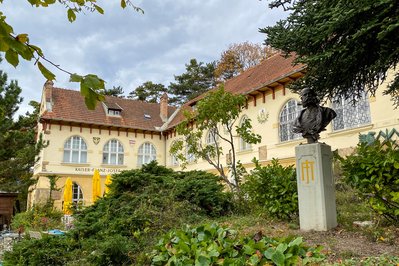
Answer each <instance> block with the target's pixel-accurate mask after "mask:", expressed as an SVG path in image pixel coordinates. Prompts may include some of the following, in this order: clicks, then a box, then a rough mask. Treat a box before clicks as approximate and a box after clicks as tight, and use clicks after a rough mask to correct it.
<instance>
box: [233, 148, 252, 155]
mask: <svg viewBox="0 0 399 266" xmlns="http://www.w3.org/2000/svg"><path fill="white" fill-rule="evenodd" d="M252 152H253V149H252V148H251V149H247V150H240V151H238V152H237V154H248V153H252Z"/></svg>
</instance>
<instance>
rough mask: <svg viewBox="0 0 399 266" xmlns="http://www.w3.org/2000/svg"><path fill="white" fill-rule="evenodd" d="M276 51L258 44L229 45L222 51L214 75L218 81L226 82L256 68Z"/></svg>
mask: <svg viewBox="0 0 399 266" xmlns="http://www.w3.org/2000/svg"><path fill="white" fill-rule="evenodd" d="M276 52H277V50H275V49H273V48H272V47H270V46H263V45H260V44H258V43H251V42H243V43H233V44H230V45H229V47H228V49H227V50H225V51H223V52H222V54H221V56H220V60H219V61H218V63H217V65H216V70H215V75H216V77H217V78H218V79H222V80H227V79H230V78H232V77H234V76H237V75H238V74H240V73H241V72H243V71H244V70H247V69H248V68H250V67H253V66H256V65H257V64H259V63H260V62H261V61H262V60H263V59H265V58H268V57H270V56H271V55H273V54H275V53H276Z"/></svg>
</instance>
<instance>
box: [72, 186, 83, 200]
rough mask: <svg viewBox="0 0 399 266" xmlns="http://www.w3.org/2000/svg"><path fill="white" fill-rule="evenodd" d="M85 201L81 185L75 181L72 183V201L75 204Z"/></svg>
mask: <svg viewBox="0 0 399 266" xmlns="http://www.w3.org/2000/svg"><path fill="white" fill-rule="evenodd" d="M82 201H83V192H82V189H81V187H80V186H79V185H78V184H76V183H75V182H73V184H72V202H73V204H74V205H75V206H78V203H79V202H82Z"/></svg>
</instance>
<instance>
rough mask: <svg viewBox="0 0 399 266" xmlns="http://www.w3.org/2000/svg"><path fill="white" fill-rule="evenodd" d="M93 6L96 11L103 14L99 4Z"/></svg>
mask: <svg viewBox="0 0 399 266" xmlns="http://www.w3.org/2000/svg"><path fill="white" fill-rule="evenodd" d="M94 8H95V9H96V10H97V12H98V13H100V14H102V15H103V14H104V9H102V8H101V7H100V6H98V5H96V4H94Z"/></svg>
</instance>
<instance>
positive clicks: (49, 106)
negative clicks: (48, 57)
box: [44, 80, 54, 112]
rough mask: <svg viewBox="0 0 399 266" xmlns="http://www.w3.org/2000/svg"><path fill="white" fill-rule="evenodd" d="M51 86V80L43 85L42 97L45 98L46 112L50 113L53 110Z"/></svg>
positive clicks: (52, 83)
mask: <svg viewBox="0 0 399 266" xmlns="http://www.w3.org/2000/svg"><path fill="white" fill-rule="evenodd" d="M53 85H54V82H53V81H51V80H47V81H46V83H44V95H45V98H46V110H47V111H49V112H51V111H52V109H53Z"/></svg>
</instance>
